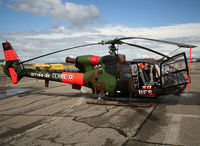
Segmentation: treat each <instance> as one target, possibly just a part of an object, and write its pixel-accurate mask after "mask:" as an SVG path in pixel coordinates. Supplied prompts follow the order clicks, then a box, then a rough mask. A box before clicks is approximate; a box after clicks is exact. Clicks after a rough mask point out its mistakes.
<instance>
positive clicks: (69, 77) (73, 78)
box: [61, 72, 84, 85]
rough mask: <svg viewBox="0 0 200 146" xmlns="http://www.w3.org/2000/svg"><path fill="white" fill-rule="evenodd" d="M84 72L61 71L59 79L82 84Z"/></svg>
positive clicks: (64, 81)
mask: <svg viewBox="0 0 200 146" xmlns="http://www.w3.org/2000/svg"><path fill="white" fill-rule="evenodd" d="M83 77H84V73H71V72H63V73H62V76H61V81H62V82H63V83H69V84H76V85H83Z"/></svg>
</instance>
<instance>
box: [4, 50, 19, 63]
mask: <svg viewBox="0 0 200 146" xmlns="http://www.w3.org/2000/svg"><path fill="white" fill-rule="evenodd" d="M4 54H5V58H6V61H11V60H18V57H17V55H16V53H15V51H14V50H5V51H4Z"/></svg>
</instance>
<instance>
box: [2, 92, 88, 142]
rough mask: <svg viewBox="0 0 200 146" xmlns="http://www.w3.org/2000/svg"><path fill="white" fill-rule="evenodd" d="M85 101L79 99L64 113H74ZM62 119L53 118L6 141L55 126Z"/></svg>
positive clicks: (82, 98)
mask: <svg viewBox="0 0 200 146" xmlns="http://www.w3.org/2000/svg"><path fill="white" fill-rule="evenodd" d="M81 91H82V92H83V93H86V91H85V90H84V89H82V90H81ZM84 99H85V98H84V97H81V98H79V99H78V100H77V101H76V102H75V103H74V104H73V105H71V106H70V107H69V108H68V109H66V110H64V111H63V112H72V111H73V109H74V107H76V106H79V105H81V104H82V103H83V101H84ZM62 118H63V117H52V118H50V119H48V120H47V121H45V123H43V124H41V125H38V126H36V127H33V128H31V129H28V130H26V131H24V132H23V133H20V134H17V135H15V136H13V137H10V138H8V139H5V140H4V141H6V142H7V141H10V140H12V139H16V138H18V137H21V136H22V135H24V134H27V133H30V132H33V131H36V130H38V129H40V128H45V127H47V126H49V125H50V124H53V123H55V122H57V121H59V120H61V119H62ZM13 142H15V140H14V141H13ZM13 142H12V143H13Z"/></svg>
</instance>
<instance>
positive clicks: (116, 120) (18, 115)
mask: <svg viewBox="0 0 200 146" xmlns="http://www.w3.org/2000/svg"><path fill="white" fill-rule="evenodd" d="M0 74H1V76H2V73H0ZM191 79H192V83H191V86H190V88H189V98H187V90H186V91H185V92H184V93H183V94H182V95H180V96H176V95H168V96H161V97H159V98H158V99H137V101H139V102H143V101H144V102H147V103H148V102H149V103H151V102H155V104H154V105H153V106H151V107H146V108H145V107H127V106H106V105H91V104H87V103H86V102H87V101H94V100H95V99H96V98H97V97H96V96H95V95H92V94H91V90H90V89H88V88H85V87H83V88H82V89H81V90H74V89H71V86H70V85H68V84H63V83H57V82H50V87H49V88H45V87H44V81H43V80H36V79H30V78H23V79H22V80H21V81H20V82H19V83H18V84H17V85H14V84H11V83H10V79H9V78H7V77H6V80H5V81H6V84H5V85H3V83H4V82H5V81H4V76H2V77H1V86H0V91H1V93H0V98H1V99H0V145H5V146H9V145H10V146H13V145H17V146H25V145H26V146H27V145H29V146H40V145H41V146H46V145H48V146H51V145H52V146H62V145H73V146H94V145H95V146H112V145H113V146H131V145H139V146H140V145H148V146H149V145H150V146H151V145H153V146H154V145H188V146H191V145H200V124H199V123H200V122H199V121H200V85H199V83H200V64H199V63H193V64H192V70H191ZM5 88H6V90H5ZM4 91H7V92H4ZM114 102H116V101H114Z"/></svg>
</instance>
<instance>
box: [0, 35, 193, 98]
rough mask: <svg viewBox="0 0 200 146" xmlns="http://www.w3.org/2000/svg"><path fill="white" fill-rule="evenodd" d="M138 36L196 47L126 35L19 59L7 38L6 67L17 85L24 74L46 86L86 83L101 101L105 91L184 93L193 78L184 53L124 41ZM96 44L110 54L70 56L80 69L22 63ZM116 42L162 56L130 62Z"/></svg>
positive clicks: (139, 94) (137, 94)
mask: <svg viewBox="0 0 200 146" xmlns="http://www.w3.org/2000/svg"><path fill="white" fill-rule="evenodd" d="M135 39H140V40H147V41H154V42H160V43H166V44H171V45H176V46H178V47H179V48H190V49H191V48H194V47H196V46H194V45H189V44H183V43H176V42H171V41H165V40H157V39H151V38H143V37H124V38H115V39H113V40H107V41H104V40H103V41H100V42H97V43H91V44H85V45H79V46H74V47H70V48H65V49H61V50H58V51H54V52H51V53H47V54H44V55H41V56H38V57H34V58H31V59H28V60H25V61H20V59H19V58H18V56H17V54H16V52H15V51H14V49H13V47H12V46H11V43H9V42H7V41H6V42H3V43H2V45H3V49H4V55H5V60H6V63H5V66H4V69H3V70H4V73H5V74H6V75H8V76H9V77H10V78H11V80H12V83H14V84H17V83H18V82H19V81H20V79H21V78H22V77H30V78H37V79H43V80H45V86H46V87H48V86H49V81H56V82H62V83H68V84H72V88H73V89H78V90H80V89H81V87H82V86H86V87H88V88H90V89H92V93H95V94H97V93H99V97H98V100H99V101H102V97H101V95H102V93H105V95H107V96H112V97H113V96H114V97H115V96H116V97H118V96H126V97H129V98H130V100H131V98H132V97H139V98H140V97H159V96H161V95H169V94H175V95H178V94H180V93H182V92H183V91H184V90H185V88H186V86H187V84H189V83H190V81H191V79H190V73H189V69H188V62H187V59H186V54H185V52H183V53H179V54H177V55H174V56H172V57H170V56H168V55H165V54H163V53H161V52H158V51H155V50H153V49H150V48H147V47H144V46H140V45H137V44H134V43H128V42H125V41H126V40H135ZM94 45H109V47H108V49H109V55H105V56H95V55H82V56H78V57H76V58H70V57H67V58H66V60H65V61H66V63H71V64H74V65H75V67H76V68H77V69H78V70H77V71H75V72H70V71H69V72H66V71H64V70H63V71H60V70H48V69H31V68H25V67H24V65H23V64H24V63H26V62H29V61H32V60H35V59H39V58H41V57H45V56H49V55H52V54H55V53H59V52H63V51H67V50H72V49H76V48H80V47H87V46H94ZM116 45H128V46H132V47H137V48H140V49H143V50H147V51H150V52H152V53H155V54H158V55H160V56H161V58H160V59H157V60H156V59H154V58H143V59H133V60H130V61H127V60H126V56H125V55H124V54H119V53H118V48H117V47H116Z"/></svg>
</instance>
